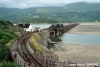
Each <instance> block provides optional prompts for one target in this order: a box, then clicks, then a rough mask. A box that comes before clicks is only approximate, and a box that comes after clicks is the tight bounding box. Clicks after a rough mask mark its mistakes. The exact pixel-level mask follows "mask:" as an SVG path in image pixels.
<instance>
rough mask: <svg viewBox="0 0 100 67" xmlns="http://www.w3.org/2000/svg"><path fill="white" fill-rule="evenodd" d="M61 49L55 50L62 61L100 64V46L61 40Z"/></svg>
mask: <svg viewBox="0 0 100 67" xmlns="http://www.w3.org/2000/svg"><path fill="white" fill-rule="evenodd" d="M58 46H59V48H60V49H63V50H61V51H59V50H56V51H55V50H54V52H55V54H56V55H57V56H58V57H59V58H60V61H61V62H64V61H66V62H68V61H71V62H73V63H99V64H100V52H99V51H100V46H99V47H98V46H94V45H93V46H91V45H86V44H74V43H65V42H59V45H58Z"/></svg>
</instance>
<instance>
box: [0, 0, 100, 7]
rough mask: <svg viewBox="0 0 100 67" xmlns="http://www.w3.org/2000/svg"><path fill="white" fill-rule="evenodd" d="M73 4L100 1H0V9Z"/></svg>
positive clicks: (99, 0)
mask: <svg viewBox="0 0 100 67" xmlns="http://www.w3.org/2000/svg"><path fill="white" fill-rule="evenodd" d="M74 2H89V3H98V2H99V3H100V0H0V7H7V8H20V9H23V8H29V7H41V6H63V5H65V4H69V3H74Z"/></svg>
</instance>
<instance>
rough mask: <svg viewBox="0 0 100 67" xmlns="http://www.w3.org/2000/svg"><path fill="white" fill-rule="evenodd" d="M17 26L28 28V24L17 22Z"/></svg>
mask: <svg viewBox="0 0 100 67" xmlns="http://www.w3.org/2000/svg"><path fill="white" fill-rule="evenodd" d="M18 26H19V27H22V28H29V26H30V24H18Z"/></svg>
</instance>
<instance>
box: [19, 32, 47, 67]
mask: <svg viewBox="0 0 100 67" xmlns="http://www.w3.org/2000/svg"><path fill="white" fill-rule="evenodd" d="M31 34H32V33H31ZM31 34H27V35H25V36H23V37H21V39H20V41H19V43H20V45H21V49H22V52H23V54H24V56H25V58H27V61H28V62H30V64H34V65H35V66H36V67H48V66H47V65H46V64H43V62H42V63H41V62H40V61H41V60H39V59H37V58H36V57H35V56H34V55H33V54H31V53H30V52H29V50H28V49H27V40H28V38H29V37H30V36H31Z"/></svg>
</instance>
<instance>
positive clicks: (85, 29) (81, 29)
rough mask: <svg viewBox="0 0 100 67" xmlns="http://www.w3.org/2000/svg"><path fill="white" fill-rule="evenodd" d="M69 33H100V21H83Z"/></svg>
mask: <svg viewBox="0 0 100 67" xmlns="http://www.w3.org/2000/svg"><path fill="white" fill-rule="evenodd" d="M68 33H74V34H100V23H98V24H96V23H82V24H80V25H78V26H76V27H74V28H73V29H71V30H70V31H69V32H68Z"/></svg>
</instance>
